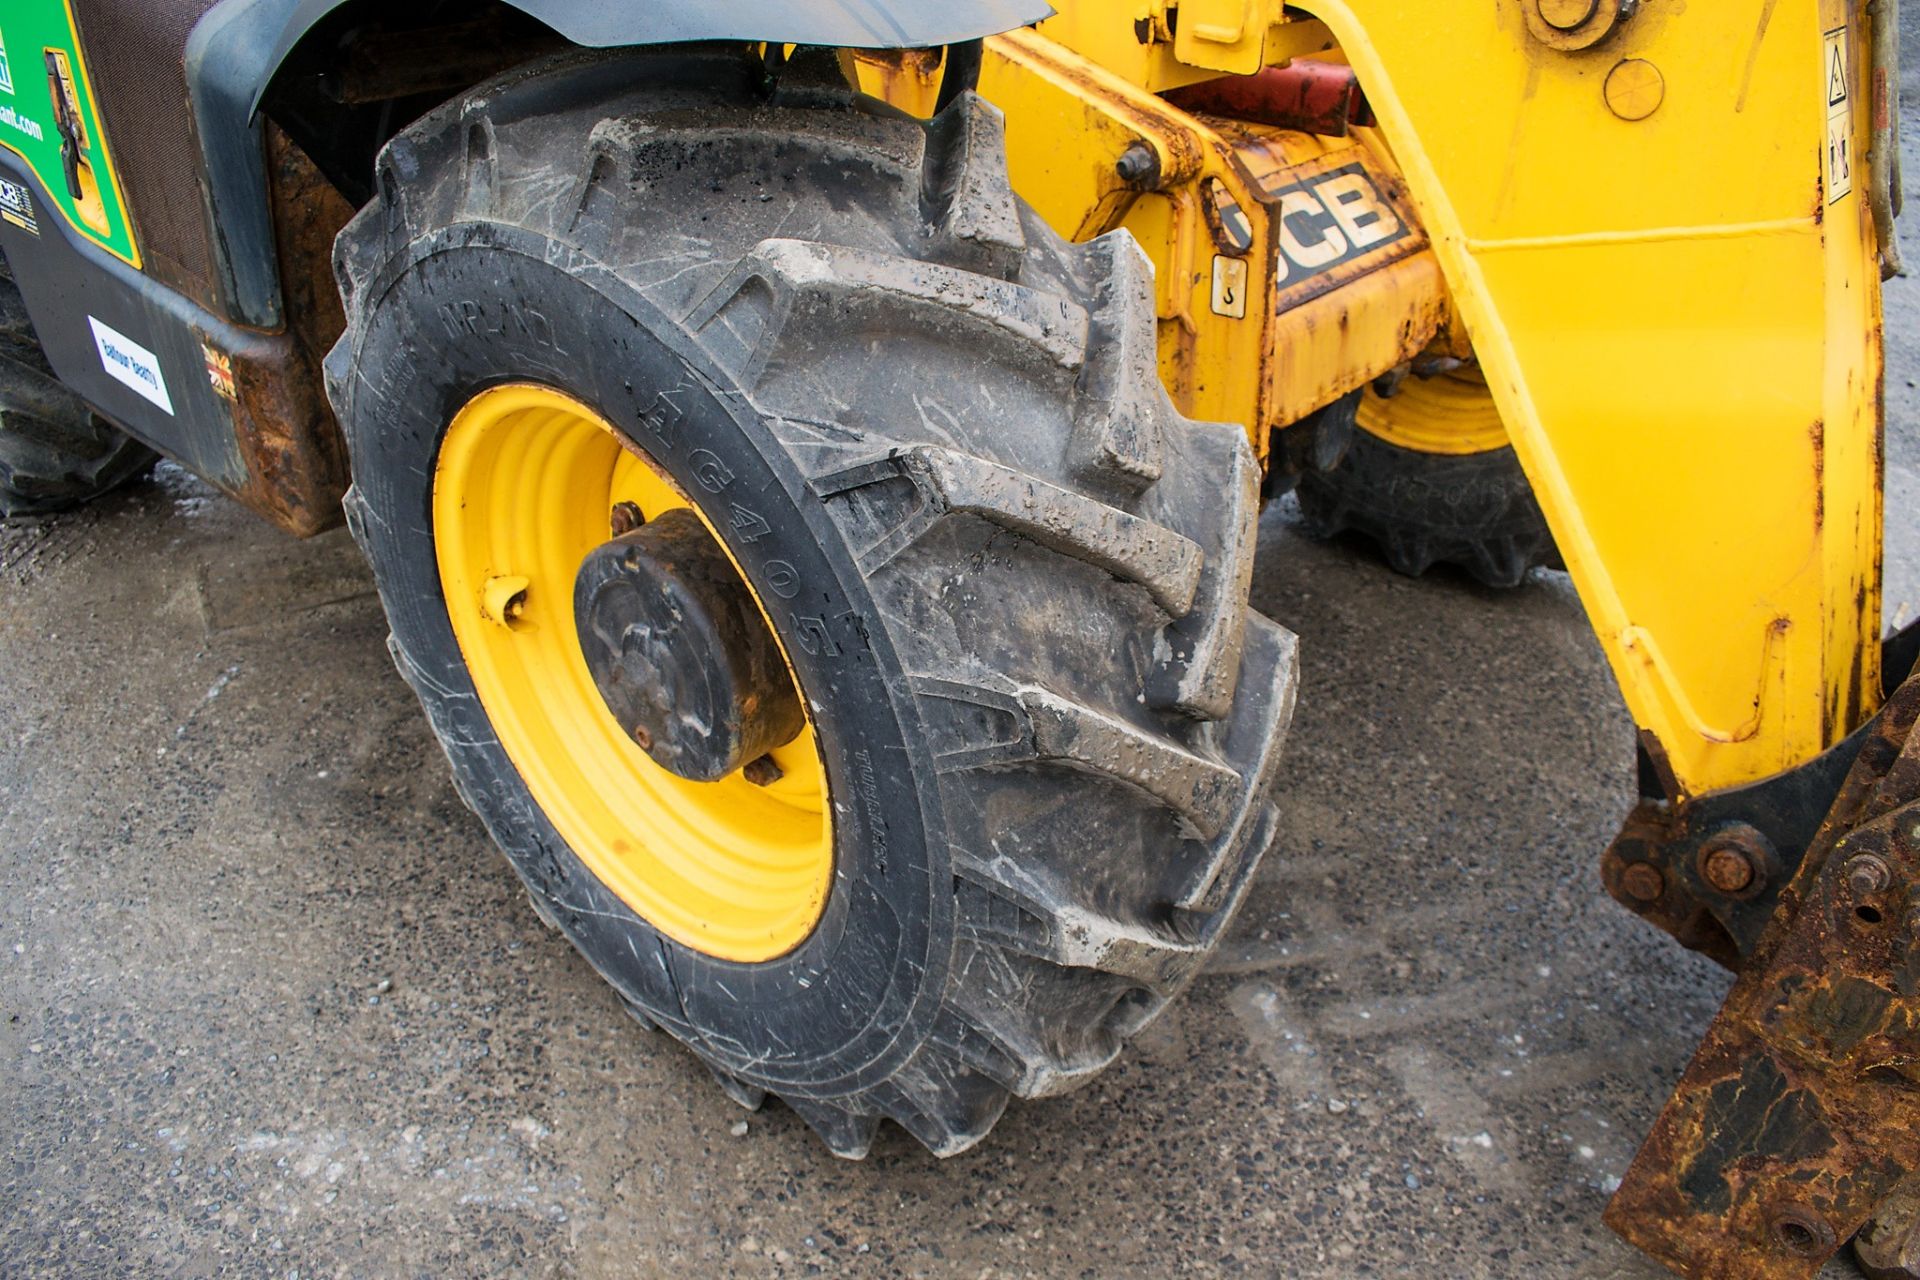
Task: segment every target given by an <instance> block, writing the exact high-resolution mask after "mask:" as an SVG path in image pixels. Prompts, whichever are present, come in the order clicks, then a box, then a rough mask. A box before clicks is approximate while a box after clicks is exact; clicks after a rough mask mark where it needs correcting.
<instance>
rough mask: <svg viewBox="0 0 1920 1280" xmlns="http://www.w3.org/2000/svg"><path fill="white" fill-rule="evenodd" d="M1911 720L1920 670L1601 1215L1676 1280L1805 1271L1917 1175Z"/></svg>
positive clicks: (1915, 796)
mask: <svg viewBox="0 0 1920 1280" xmlns="http://www.w3.org/2000/svg"><path fill="white" fill-rule="evenodd" d="M1916 718H1920V677H1915V678H1910V679H1909V680H1908V681H1907V683H1906V684H1905V685H1904V686H1903V687H1902V688H1901V689H1900V690H1899V691H1898V692H1896V693H1895V695H1894V697H1893V698H1892V699H1891V700H1890V701H1889V702H1888V703H1887V705H1886V706H1885V707H1884V708H1883V709H1882V710H1881V712H1880V714H1879V716H1878V717H1877V718H1876V720H1875V721H1874V722H1873V723H1872V725H1871V726H1870V727H1869V730H1868V732H1867V734H1866V736H1865V738H1864V740H1863V741H1862V743H1861V745H1860V748H1859V752H1858V754H1857V756H1856V757H1855V759H1854V763H1853V767H1852V769H1851V771H1850V772H1849V773H1848V774H1847V777H1846V780H1845V782H1844V783H1843V784H1842V786H1841V787H1840V790H1839V794H1838V796H1837V798H1836V799H1835V800H1834V802H1833V805H1832V807H1831V809H1830V810H1829V811H1828V814H1827V817H1826V820H1825V821H1824V822H1823V823H1822V824H1821V826H1820V828H1819V831H1818V833H1817V834H1816V835H1815V837H1814V839H1813V841H1812V842H1811V844H1810V845H1809V847H1808V849H1807V853H1806V856H1805V857H1804V858H1803V859H1802V861H1801V863H1800V867H1799V870H1798V871H1797V872H1796V873H1795V875H1794V876H1793V878H1792V880H1791V881H1790V882H1789V883H1788V884H1787V885H1786V886H1785V888H1784V889H1783V891H1782V892H1781V894H1780V896H1779V910H1778V911H1777V913H1776V914H1775V915H1774V917H1773V919H1772V922H1771V923H1770V924H1769V925H1768V926H1767V928H1766V930H1765V932H1764V933H1763V935H1762V936H1761V938H1760V941H1759V945H1758V946H1757V947H1756V948H1755V949H1754V951H1753V953H1752V954H1751V956H1750V957H1748V959H1747V962H1746V967H1745V969H1744V971H1743V972H1742V973H1741V976H1740V978H1739V979H1738V981H1737V982H1736V983H1735V984H1734V987H1733V991H1732V993H1731V994H1730V995H1729V996H1728V997H1727V1001H1726V1003H1725V1005H1724V1006H1723V1007H1722V1008H1721V1010H1720V1013H1719V1016H1718V1017H1716V1018H1715V1020H1714V1022H1713V1025H1712V1027H1711V1028H1709V1030H1708V1032H1707V1036H1706V1038H1705V1040H1704V1041H1703V1042H1702V1043H1701V1046H1700V1048H1699V1050H1698V1051H1697V1052H1696V1053H1695V1055H1694V1058H1693V1061H1692V1062H1691V1064H1690V1065H1689V1066H1688V1068H1687V1071H1686V1074H1685V1075H1684V1076H1683V1078H1682V1079H1681V1082H1680V1084H1679V1086H1678V1088H1676V1089H1675V1090H1674V1094H1673V1097H1672V1098H1671V1100H1669V1101H1668V1103H1667V1105H1666V1108H1665V1109H1664V1110H1663V1111H1662V1112H1661V1115H1660V1119H1659V1121H1658V1122H1657V1123H1656V1125H1655V1126H1654V1130H1653V1133H1652V1135H1651V1136H1649V1137H1648V1139H1647V1141H1646V1143H1645V1145H1643V1146H1642V1147H1641V1149H1640V1152H1639V1154H1638V1155H1637V1156H1636V1157H1635V1158H1634V1162H1633V1165H1632V1166H1631V1168H1630V1169H1629V1170H1628V1172H1627V1176H1626V1178H1625V1179H1624V1180H1623V1181H1622V1183H1621V1186H1620V1189H1619V1191H1618V1192H1617V1193H1616V1194H1615V1196H1614V1198H1613V1201H1612V1203H1611V1204H1610V1205H1609V1206H1608V1208H1607V1222H1608V1225H1610V1226H1611V1227H1613V1229H1614V1230H1615V1231H1618V1232H1619V1233H1620V1234H1621V1235H1622V1236H1624V1237H1626V1239H1627V1240H1629V1241H1630V1242H1632V1243H1633V1244H1635V1245H1637V1246H1638V1247H1640V1248H1641V1249H1643V1250H1645V1251H1646V1252H1648V1253H1649V1254H1651V1255H1653V1256H1654V1257H1655V1258H1657V1259H1659V1260H1660V1261H1661V1262H1663V1263H1665V1264H1666V1265H1667V1266H1669V1267H1671V1268H1672V1269H1673V1270H1675V1271H1677V1272H1679V1273H1681V1274H1683V1275H1686V1276H1690V1277H1695V1278H1696V1280H1736V1278H1737V1280H1790V1278H1802V1277H1811V1276H1813V1275H1814V1274H1815V1272H1817V1271H1818V1270H1819V1268H1820V1266H1821V1264H1822V1263H1823V1262H1824V1261H1825V1260H1826V1259H1827V1258H1828V1257H1829V1256H1830V1255H1831V1254H1832V1253H1833V1252H1834V1251H1835V1250H1836V1249H1837V1248H1839V1246H1840V1245H1841V1244H1843V1243H1844V1242H1845V1241H1847V1240H1848V1239H1849V1238H1851V1237H1852V1236H1854V1235H1855V1233H1856V1232H1859V1231H1860V1230H1861V1228H1862V1227H1863V1226H1864V1225H1866V1224H1867V1223H1868V1222H1869V1221H1873V1220H1875V1219H1876V1218H1877V1217H1878V1216H1879V1215H1880V1214H1881V1213H1882V1206H1883V1204H1884V1205H1885V1206H1887V1207H1886V1212H1887V1214H1888V1215H1889V1216H1891V1215H1892V1211H1893V1209H1894V1208H1895V1207H1897V1202H1896V1201H1895V1200H1893V1199H1892V1197H1893V1195H1894V1193H1895V1191H1896V1189H1897V1188H1899V1187H1900V1184H1901V1183H1902V1180H1903V1179H1905V1178H1906V1177H1907V1176H1908V1173H1909V1171H1911V1170H1913V1169H1914V1168H1915V1167H1916V1166H1917V1165H1920V936H1916V935H1915V933H1914V931H1913V929H1912V928H1911V927H1910V924H1909V921H1910V919H1911V917H1912V915H1913V908H1914V907H1915V906H1920V733H1915V732H1913V726H1914V722H1915V720H1916ZM1622 874H1624V870H1623V872H1622ZM1892 1229H1893V1228H1892V1227H1889V1230H1892Z"/></svg>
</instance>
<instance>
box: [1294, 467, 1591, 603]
mask: <svg viewBox="0 0 1920 1280" xmlns="http://www.w3.org/2000/svg"><path fill="white" fill-rule="evenodd" d="M1297 492H1298V494H1299V498H1300V511H1301V514H1302V515H1304V516H1305V517H1306V523H1307V528H1308V530H1309V532H1311V533H1312V534H1313V535H1314V536H1315V537H1319V538H1332V537H1335V536H1337V535H1340V534H1343V533H1352V534H1356V535H1358V536H1359V537H1360V538H1362V539H1364V540H1365V541H1366V542H1368V543H1369V544H1371V545H1372V546H1373V547H1374V548H1375V549H1376V550H1377V551H1378V552H1379V553H1380V555H1381V557H1382V558H1383V559H1385V560H1386V562H1387V564H1388V565H1390V566H1391V567H1392V568H1393V569H1394V570H1395V571H1396V572H1399V573H1403V574H1406V575H1407V576H1408V577H1412V578H1417V577H1419V576H1420V575H1421V574H1423V573H1425V572H1426V571H1427V570H1428V569H1431V568H1432V567H1433V566H1434V565H1436V564H1447V565H1452V566H1454V567H1455V568H1457V569H1461V570H1463V571H1465V572H1466V573H1468V574H1470V575H1472V576H1473V577H1474V578H1475V579H1477V580H1478V581H1479V582H1481V583H1483V584H1484V585H1486V586H1489V587H1503V588H1504V587H1517V586H1519V585H1520V584H1521V583H1522V582H1523V581H1525V580H1526V576H1527V572H1528V570H1530V569H1534V568H1536V567H1544V568H1548V569H1561V568H1565V565H1564V564H1563V563H1562V562H1561V559H1560V551H1559V548H1558V547H1556V546H1555V545H1554V541H1553V534H1552V532H1551V531H1550V530H1549V529H1548V528H1547V519H1546V516H1544V515H1543V514H1541V511H1540V503H1539V501H1538V500H1537V499H1535V498H1534V496H1533V486H1532V485H1531V484H1530V483H1529V482H1528V480H1527V477H1526V473H1525V472H1524V471H1522V470H1521V469H1520V459H1519V458H1518V457H1517V456H1516V455H1515V454H1514V452H1513V449H1512V448H1511V447H1507V448H1501V449H1490V450H1487V451H1486V452H1484V453H1469V454H1438V453H1421V452H1418V451H1416V450H1413V449H1406V448H1402V447H1401V446H1399V445H1396V444H1391V443H1389V442H1388V441H1386V440H1383V439H1381V438H1380V437H1379V436H1376V435H1373V434H1371V433H1369V432H1367V431H1365V430H1363V429H1356V430H1355V431H1354V433H1353V443H1352V444H1351V446H1350V447H1349V448H1348V450H1347V453H1346V456H1345V457H1344V458H1342V459H1341V461H1340V464H1339V465H1338V466H1337V467H1335V468H1334V469H1333V470H1331V471H1308V472H1307V473H1306V474H1304V475H1302V476H1301V477H1300V485H1299V488H1298V490H1297Z"/></svg>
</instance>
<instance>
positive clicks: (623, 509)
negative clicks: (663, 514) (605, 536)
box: [607, 502, 647, 538]
mask: <svg viewBox="0 0 1920 1280" xmlns="http://www.w3.org/2000/svg"><path fill="white" fill-rule="evenodd" d="M646 522H647V517H646V513H645V512H643V511H641V510H640V504H639V503H637V502H616V503H614V504H613V511H612V513H611V514H610V515H609V516H608V517H607V525H608V527H609V528H611V529H612V530H613V536H614V537H616V538H619V537H624V536H625V535H627V534H629V533H632V532H633V531H634V530H635V529H638V528H639V527H640V526H641V525H643V524H645V523H646Z"/></svg>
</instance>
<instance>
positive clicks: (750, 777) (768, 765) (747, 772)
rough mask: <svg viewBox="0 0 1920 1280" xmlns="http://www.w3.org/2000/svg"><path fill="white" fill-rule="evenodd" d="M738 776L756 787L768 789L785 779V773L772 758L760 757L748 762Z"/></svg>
mask: <svg viewBox="0 0 1920 1280" xmlns="http://www.w3.org/2000/svg"><path fill="white" fill-rule="evenodd" d="M740 776H741V777H743V778H745V779H746V780H747V781H748V782H751V783H752V784H753V785H754V786H756V787H770V786H772V785H773V784H774V783H776V782H778V781H780V779H782V778H784V777H786V776H787V775H786V771H785V770H784V769H782V768H781V767H780V766H779V765H777V764H775V763H774V762H773V757H772V756H761V757H759V758H758V759H755V760H749V761H747V763H746V766H745V767H744V768H742V769H741V770H740Z"/></svg>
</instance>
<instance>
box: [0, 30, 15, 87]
mask: <svg viewBox="0 0 1920 1280" xmlns="http://www.w3.org/2000/svg"><path fill="white" fill-rule="evenodd" d="M0 92H4V93H12V92H13V68H12V67H11V66H9V65H8V64H7V40H6V37H5V36H3V35H0Z"/></svg>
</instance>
